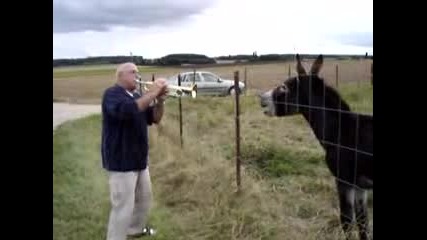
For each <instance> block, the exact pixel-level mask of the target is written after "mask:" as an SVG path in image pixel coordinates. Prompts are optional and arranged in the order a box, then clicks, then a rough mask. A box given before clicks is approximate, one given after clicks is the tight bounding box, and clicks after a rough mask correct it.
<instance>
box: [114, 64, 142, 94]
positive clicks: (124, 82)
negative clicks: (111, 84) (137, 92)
mask: <svg viewBox="0 0 427 240" xmlns="http://www.w3.org/2000/svg"><path fill="white" fill-rule="evenodd" d="M138 73H139V71H138V67H137V66H136V65H135V64H134V63H131V62H127V63H122V64H120V65H119V66H118V67H117V70H116V80H117V83H118V84H119V85H121V86H123V87H124V88H126V89H128V90H130V91H132V90H134V89H135V88H136V83H135V79H136V76H137V74H138Z"/></svg>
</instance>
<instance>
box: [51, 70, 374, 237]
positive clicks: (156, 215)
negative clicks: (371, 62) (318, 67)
mask: <svg viewBox="0 0 427 240" xmlns="http://www.w3.org/2000/svg"><path fill="white" fill-rule="evenodd" d="M79 74H81V73H79ZM81 90H82V91H83V90H86V91H88V89H81ZM339 90H340V92H341V94H342V95H343V96H344V98H345V99H346V100H347V101H348V102H349V103H350V105H351V106H352V107H353V109H354V110H355V111H357V112H364V113H371V114H372V100H373V90H372V87H371V86H370V85H369V83H368V82H367V81H362V82H361V83H358V82H349V83H343V84H340V86H339ZM182 106H183V113H184V116H183V122H184V125H183V139H184V147H183V148H182V149H181V148H180V140H179V118H178V117H179V112H178V103H177V100H176V99H168V101H167V103H166V112H165V116H164V119H163V120H162V123H161V124H160V125H159V126H153V127H151V128H150V146H151V148H150V158H151V160H150V161H151V162H150V170H151V172H150V173H151V176H152V182H153V192H154V201H155V202H154V206H153V210H152V213H151V218H150V223H151V224H152V225H154V226H155V227H156V228H157V229H158V233H159V234H158V235H157V236H155V237H153V238H151V239H168V240H169V239H177V240H180V239H183V240H184V239H186V240H187V239H188V240H211V239H212V240H214V239H242V240H243V239H248V240H249V239H269V240H270V239H272V240H275V239H277V240H279V239H280V240H287V239H289V240H295V239H308V240H311V239H313V240H314V239H325V240H326V239H342V233H341V229H340V228H339V220H338V205H337V198H336V192H335V188H334V183H333V178H332V177H331V175H330V174H329V172H328V170H327V168H326V166H325V163H324V162H323V156H324V153H323V151H322V149H321V148H320V145H319V144H318V142H317V141H316V139H315V138H314V135H313V134H312V132H311V130H310V128H309V127H308V125H307V123H306V122H305V120H304V119H303V118H302V117H300V116H295V117H289V118H281V119H280V118H267V117H265V116H264V115H263V113H262V111H261V108H260V107H259V105H258V101H257V98H256V97H255V96H254V95H253V94H252V92H251V91H249V93H248V95H246V96H243V95H242V96H241V107H240V108H241V116H240V121H241V139H242V142H241V152H242V161H243V166H242V187H243V191H242V194H241V195H236V193H235V192H236V180H235V162H234V150H235V123H234V121H235V119H234V101H233V99H232V98H229V97H222V98H213V97H201V98H197V99H183V100H182ZM208 107H209V108H208ZM100 121H101V117H100V116H99V115H94V116H91V117H87V118H84V119H81V120H77V121H72V122H67V123H65V124H64V125H62V126H60V127H59V129H58V130H57V131H56V132H55V134H54V152H53V154H54V166H53V167H54V170H53V179H54V216H53V224H54V239H55V240H72V239H76V240H77V239H88V240H91V239H105V233H106V226H107V221H108V214H109V207H110V205H109V195H108V182H107V176H106V173H105V172H104V171H103V170H102V168H101V160H100V133H101V122H100ZM371 198H372V195H371ZM370 214H371V216H370V217H371V219H372V211H370ZM371 224H372V223H371ZM141 239H142V238H141Z"/></svg>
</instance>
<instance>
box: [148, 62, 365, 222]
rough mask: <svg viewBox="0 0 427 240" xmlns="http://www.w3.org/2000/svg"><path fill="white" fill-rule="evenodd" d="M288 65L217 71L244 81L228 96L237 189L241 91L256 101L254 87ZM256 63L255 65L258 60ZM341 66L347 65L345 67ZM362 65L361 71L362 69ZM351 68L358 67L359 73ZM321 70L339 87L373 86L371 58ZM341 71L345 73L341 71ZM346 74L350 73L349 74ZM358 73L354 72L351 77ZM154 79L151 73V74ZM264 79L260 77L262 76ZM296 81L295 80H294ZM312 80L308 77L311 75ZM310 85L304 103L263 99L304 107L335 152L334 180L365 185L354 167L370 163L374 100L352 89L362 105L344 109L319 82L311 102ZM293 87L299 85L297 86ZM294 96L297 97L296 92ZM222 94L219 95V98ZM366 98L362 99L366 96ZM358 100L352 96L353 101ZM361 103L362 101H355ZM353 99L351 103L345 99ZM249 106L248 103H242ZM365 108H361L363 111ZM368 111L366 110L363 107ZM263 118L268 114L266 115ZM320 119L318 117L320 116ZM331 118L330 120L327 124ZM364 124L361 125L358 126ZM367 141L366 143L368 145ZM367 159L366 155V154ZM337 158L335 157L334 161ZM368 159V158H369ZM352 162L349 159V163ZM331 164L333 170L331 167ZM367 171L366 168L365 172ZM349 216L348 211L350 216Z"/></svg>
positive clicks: (267, 84)
mask: <svg viewBox="0 0 427 240" xmlns="http://www.w3.org/2000/svg"><path fill="white" fill-rule="evenodd" d="M290 66H291V65H288V67H287V68H285V69H286V72H285V74H283V73H282V74H278V73H275V74H269V73H267V74H264V75H263V77H261V75H260V73H259V71H254V70H253V69H251V68H248V67H243V68H241V69H239V70H235V71H231V72H232V74H224V73H223V74H221V76H222V77H224V76H225V77H226V78H227V77H228V78H230V76H233V77H232V78H233V80H234V87H235V89H238V87H239V82H244V83H245V86H246V91H245V92H242V93H240V92H239V91H236V92H235V95H234V96H232V98H231V99H230V101H232V102H233V106H234V113H233V118H234V121H233V125H234V126H233V127H234V129H235V131H234V139H235V143H234V161H235V168H236V177H235V179H236V186H237V192H240V191H241V189H242V184H244V183H242V180H241V179H242V178H241V173H242V171H241V165H242V155H241V153H242V150H241V147H242V134H241V133H242V132H241V130H242V129H241V126H242V125H241V120H242V117H243V118H244V117H246V116H248V115H244V116H242V115H241V111H242V106H241V104H242V101H241V100H242V99H241V97H242V95H243V96H249V97H256V98H257V101H258V97H257V96H255V94H254V93H256V94H259V93H261V92H265V91H267V90H269V89H272V88H274V87H277V86H280V85H282V84H283V82H284V80H286V79H287V78H290V77H293V76H296V74H294V73H293V71H292V70H291V67H290ZM256 67H259V66H256ZM261 67H262V66H261ZM344 69H345V70H344ZM361 69H362V71H361ZM197 71H199V70H198V69H197V70H196V69H194V73H196V72H197ZM355 71H359V72H358V73H357V74H356V73H355ZM322 72H323V73H321V74H320V77H322V78H324V79H325V80H326V84H327V85H328V86H330V87H332V88H333V89H335V90H337V91H338V92H340V88H345V86H346V84H347V83H350V84H352V85H353V86H355V87H362V85H363V86H366V85H370V87H372V86H373V64H372V63H370V64H369V65H367V64H364V65H362V64H360V66H359V67H354V65H353V66H352V65H350V64H346V63H344V64H343V66H341V65H338V64H330V65H327V67H326V71H325V70H323V71H322ZM341 72H343V73H345V74H343V73H341ZM352 73H353V74H352ZM241 75H242V76H243V79H241ZM347 75H350V76H347ZM354 76H357V77H354ZM153 79H154V75H153ZM260 79H262V80H260ZM297 86H299V85H297ZM310 86H311V81H310ZM311 89H312V88H311V87H310V88H309V90H310V92H309V94H308V103H306V104H305V103H300V102H298V101H296V102H292V101H287V100H285V101H278V100H277V99H274V98H270V100H269V101H266V102H265V103H266V104H274V106H276V107H284V108H286V109H289V108H291V107H294V108H296V109H297V111H299V112H301V111H305V112H306V113H307V114H306V115H305V118H306V120H307V122H308V124H309V125H310V126H311V129H312V131H313V132H314V136H315V137H316V138H317V140H318V142H319V143H320V145H322V146H323V148H324V150H325V151H326V154H327V155H328V154H334V155H335V156H334V157H331V159H333V160H331V161H330V162H328V163H327V165H329V166H330V167H331V166H332V168H331V169H330V172H331V173H332V177H334V179H335V181H336V182H337V183H344V184H346V185H347V186H351V187H352V188H353V189H356V190H365V189H366V188H365V187H362V185H361V184H358V183H357V182H360V180H359V179H357V176H358V173H360V172H361V170H363V169H365V168H367V167H366V166H367V164H368V165H369V161H372V158H373V151H372V146H371V145H369V144H371V142H369V140H372V134H373V133H372V131H373V129H372V125H370V124H369V123H368V124H366V122H369V121H368V120H366V119H369V117H370V116H372V114H371V113H370V112H371V111H367V110H366V109H371V108H372V107H371V106H367V105H371V104H372V102H371V101H369V99H368V100H366V99H364V98H363V97H358V96H357V94H353V93H350V94H349V96H350V97H353V98H357V99H358V100H360V101H361V102H362V104H361V105H360V106H361V109H359V108H358V107H359V105H357V104H356V105H355V106H356V107H352V109H353V110H350V109H345V108H344V106H345V105H347V104H349V103H345V101H344V100H343V99H340V101H339V104H338V106H328V105H327V104H326V102H327V101H326V98H327V93H326V89H327V88H323V96H321V97H322V98H323V99H322V101H320V102H321V104H320V105H319V104H313V102H315V99H316V98H318V97H319V96H313V93H312V92H311ZM297 93H299V91H298V90H297ZM296 99H299V97H298V96H297V97H296ZM210 100H211V101H216V100H215V98H211V99H210ZM221 100H222V99H221ZM178 101H179V105H178V106H179V110H178V113H179V129H180V131H179V134H180V141H181V147H182V148H185V144H184V140H185V139H183V137H184V134H183V131H184V130H185V129H184V127H183V123H184V122H185V121H188V118H186V117H185V116H184V112H183V108H182V103H181V98H179V99H178ZM364 101H365V102H364ZM355 102H356V101H355ZM358 104H360V103H358ZM349 105H351V104H349ZM244 110H247V109H244ZM255 111H260V109H257V110H255ZM362 112H365V113H362ZM366 112H368V113H366ZM318 114H321V116H322V117H321V118H319V117H318ZM266 118H267V117H266ZM319 120H321V121H320V122H319ZM284 121H285V120H284ZM192 122H193V123H194V121H192ZM328 124H329V125H328ZM258 127H259V128H258V130H259V131H260V133H264V132H265V130H263V128H262V126H258ZM362 129H365V130H364V131H363V132H362ZM280 131H286V129H280ZM243 132H245V129H243ZM271 134H272V135H274V133H271ZM328 135H332V136H334V137H333V138H331V137H327V136H328ZM364 138H367V139H368V140H367V142H364V141H363V139H364ZM366 145H369V146H368V147H366ZM367 159H368V160H367ZM360 160H361V161H362V164H360V162H359V161H360ZM332 161H335V162H332ZM367 162H368V163H367ZM349 163H351V164H349ZM334 170H335V171H336V172H334ZM370 170H372V169H369V168H367V169H366V171H370ZM367 174H369V173H367ZM348 217H349V218H350V216H348Z"/></svg>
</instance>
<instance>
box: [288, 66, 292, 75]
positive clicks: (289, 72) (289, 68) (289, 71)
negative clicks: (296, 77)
mask: <svg viewBox="0 0 427 240" xmlns="http://www.w3.org/2000/svg"><path fill="white" fill-rule="evenodd" d="M288 77H291V64H289V65H288Z"/></svg>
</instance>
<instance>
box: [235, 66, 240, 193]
mask: <svg viewBox="0 0 427 240" xmlns="http://www.w3.org/2000/svg"><path fill="white" fill-rule="evenodd" d="M238 87H239V71H235V72H234V89H239V88H238ZM239 95H240V93H239V91H235V113H236V114H235V120H236V182H237V192H240V190H241V180H240V119H239V115H240V106H239Z"/></svg>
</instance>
